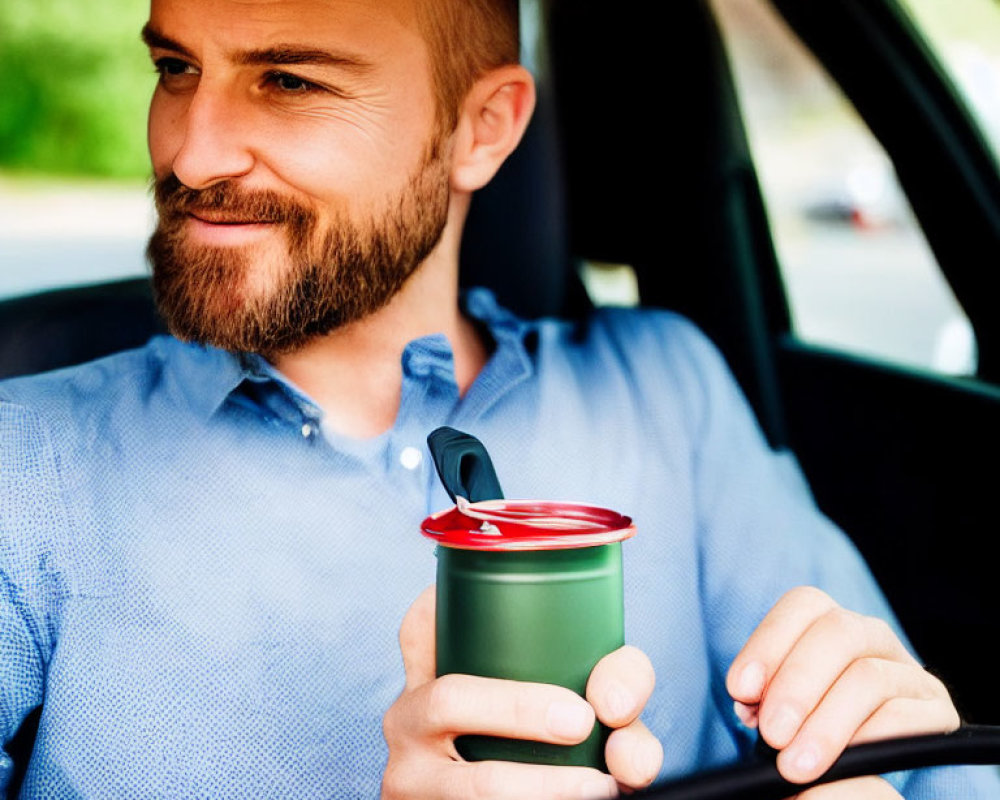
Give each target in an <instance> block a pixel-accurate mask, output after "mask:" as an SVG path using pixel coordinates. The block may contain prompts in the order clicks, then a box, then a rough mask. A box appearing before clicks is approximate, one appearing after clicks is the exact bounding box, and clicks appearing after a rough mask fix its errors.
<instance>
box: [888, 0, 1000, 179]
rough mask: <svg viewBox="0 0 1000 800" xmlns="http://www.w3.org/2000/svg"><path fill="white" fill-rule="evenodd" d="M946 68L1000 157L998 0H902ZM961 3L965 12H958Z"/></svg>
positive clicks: (999, 24) (999, 7) (999, 23)
mask: <svg viewBox="0 0 1000 800" xmlns="http://www.w3.org/2000/svg"><path fill="white" fill-rule="evenodd" d="M900 2H901V3H902V5H903V6H904V7H905V8H906V9H907V11H908V12H909V13H910V15H911V16H912V17H913V19H914V20H916V22H917V23H918V24H919V26H920V28H921V30H922V31H923V34H924V36H925V37H926V39H927V41H928V43H929V44H930V45H931V47H932V48H933V50H934V51H935V53H936V55H937V56H938V58H939V59H940V60H941V62H942V63H943V64H944V66H945V67H946V69H947V70H948V73H949V75H950V76H951V78H952V79H953V80H954V82H955V85H956V86H957V87H958V89H959V91H960V92H961V94H962V96H963V97H964V98H965V100H966V103H967V105H968V108H969V110H970V111H971V112H972V114H973V116H974V117H975V118H976V121H977V122H978V123H979V128H980V130H981V131H982V133H983V135H984V137H985V138H986V141H987V144H989V146H990V147H991V148H992V150H993V155H994V157H995V158H998V159H1000V3H998V2H997V1H996V0H962V3H961V4H960V6H956V4H955V3H954V2H953V0H951V1H949V0H900ZM958 8H960V10H961V13H956V10H957V9H958Z"/></svg>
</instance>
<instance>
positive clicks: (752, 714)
mask: <svg viewBox="0 0 1000 800" xmlns="http://www.w3.org/2000/svg"><path fill="white" fill-rule="evenodd" d="M757 708H758V706H757V705H756V704H754V705H747V704H746V703H741V702H740V701H739V700H734V701H733V711H734V712H735V714H736V716H737V717H738V718H739V720H740V722H742V723H743V724H744V725H745V726H746V727H748V728H756V727H757Z"/></svg>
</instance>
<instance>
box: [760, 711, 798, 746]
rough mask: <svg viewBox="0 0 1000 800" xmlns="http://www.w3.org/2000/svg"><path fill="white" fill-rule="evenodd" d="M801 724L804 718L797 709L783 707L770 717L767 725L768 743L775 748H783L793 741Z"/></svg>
mask: <svg viewBox="0 0 1000 800" xmlns="http://www.w3.org/2000/svg"><path fill="white" fill-rule="evenodd" d="M801 724H802V718H801V717H800V716H799V714H798V712H797V711H795V709H793V708H792V707H791V706H781V707H780V708H779V709H778V710H777V711H775V712H774V713H773V714H772V715H770V717H769V719H768V721H767V724H766V725H765V728H766V732H767V735H768V741H770V742H771V743H772V744H773V746H775V747H778V748H781V747H783V746H784V745H786V744H787V743H788V742H790V741H791V740H792V737H793V736H795V734H796V732H797V731H798V730H799V726H800V725H801Z"/></svg>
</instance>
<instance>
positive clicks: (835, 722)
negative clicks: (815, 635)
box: [762, 658, 958, 783]
mask: <svg viewBox="0 0 1000 800" xmlns="http://www.w3.org/2000/svg"><path fill="white" fill-rule="evenodd" d="M957 723H958V715H957V713H956V712H955V709H954V706H952V704H951V700H950V698H949V697H948V693H947V691H946V690H945V689H944V687H943V685H941V683H940V681H938V680H937V679H936V678H934V677H933V676H931V675H929V674H928V673H926V672H924V671H923V670H922V669H920V668H919V667H915V666H912V665H908V664H899V663H897V662H894V661H887V660H883V659H874V658H867V659H860V660H858V661H855V662H854V663H853V664H851V666H850V667H849V668H848V669H847V670H846V671H845V672H844V674H843V675H842V676H840V678H839V679H838V680H837V681H836V683H834V685H833V686H832V687H830V690H829V692H828V693H827V695H826V697H824V698H823V701H822V702H821V703H820V704H819V706H817V708H816V709H815V710H814V711H813V712H812V713H811V714H810V715H809V717H808V718H807V719H806V720H805V722H804V724H803V725H802V727H801V729H800V730H799V732H798V734H797V735H796V736H795V738H794V739H793V740H792V741H791V744H789V745H788V746H787V747H785V749H783V750H782V751H781V753H779V754H778V769H779V771H780V772H781V774H782V775H783V776H784V777H785V778H787V779H788V780H791V781H795V782H797V783H802V782H807V781H811V780H814V779H815V778H818V777H819V776H820V775H821V774H822V773H823V772H825V771H826V770H827V769H829V767H830V766H831V765H832V764H833V762H834V761H835V760H836V759H837V757H838V756H839V755H840V753H841V752H842V751H843V749H844V748H845V747H847V745H849V744H854V743H857V742H859V741H862V740H864V739H868V740H870V739H871V738H874V736H873V734H877V733H883V734H884V735H892V736H898V735H900V734H901V733H903V732H908V733H930V732H943V731H946V730H951V729H953V728H954V727H957ZM866 729H867V731H866ZM762 730H763V724H762ZM862 734H863V735H864V739H863V738H862Z"/></svg>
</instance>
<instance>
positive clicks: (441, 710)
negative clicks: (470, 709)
mask: <svg viewBox="0 0 1000 800" xmlns="http://www.w3.org/2000/svg"><path fill="white" fill-rule="evenodd" d="M467 695H468V692H467V691H466V687H465V685H464V683H463V681H462V680H461V678H460V677H459V676H457V675H443V676H441V677H440V678H437V679H436V680H434V681H432V682H431V684H430V688H429V689H428V692H427V703H426V712H425V716H426V719H427V723H428V725H430V726H431V728H432V729H434V730H444V729H447V728H448V726H449V725H450V721H451V720H453V719H454V718H455V717H456V716H457V713H458V712H459V711H460V709H461V708H462V707H463V706H464V705H465V704H466V702H467Z"/></svg>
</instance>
